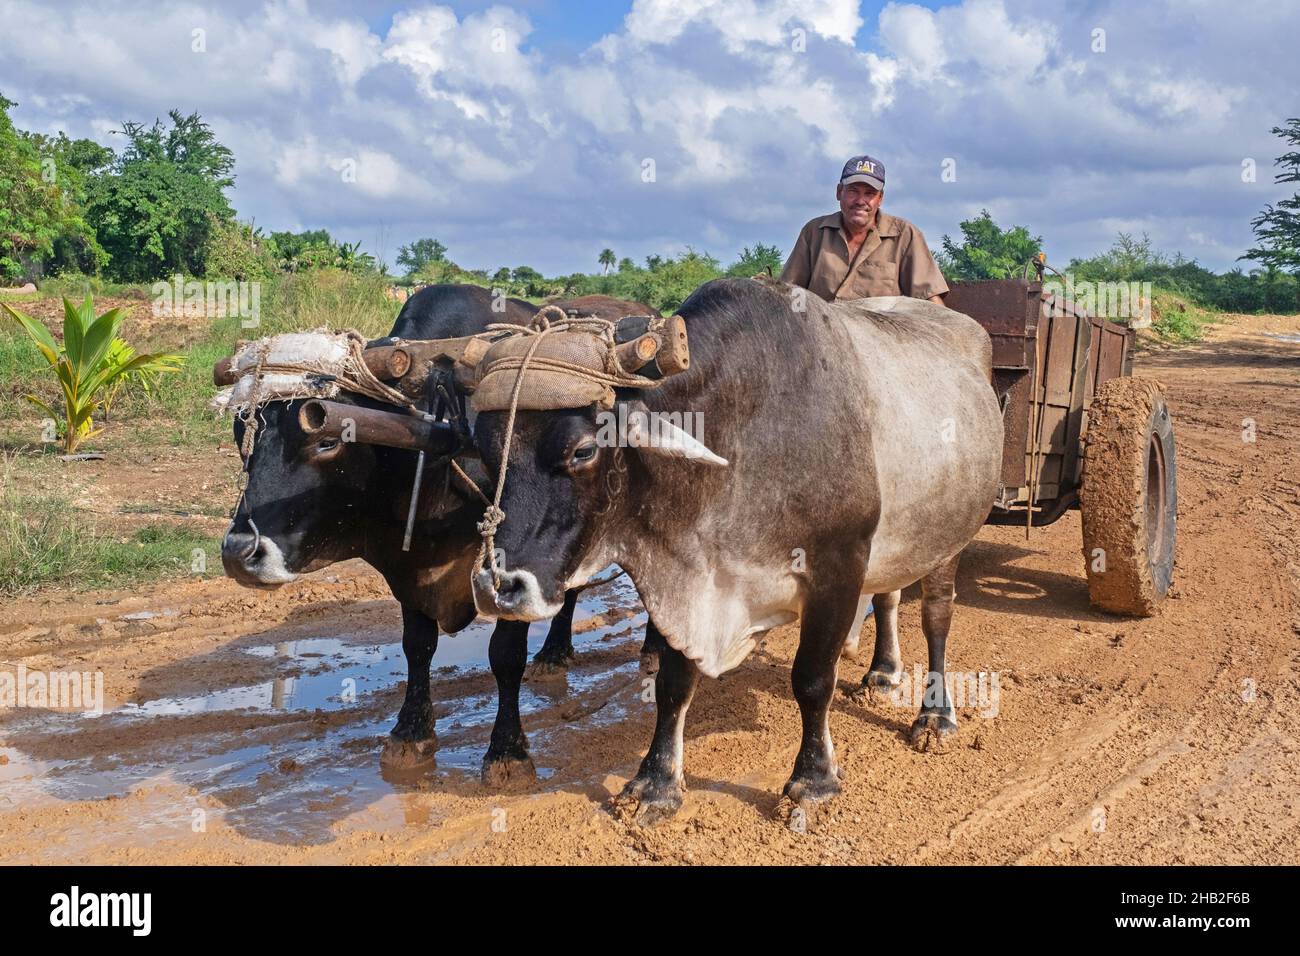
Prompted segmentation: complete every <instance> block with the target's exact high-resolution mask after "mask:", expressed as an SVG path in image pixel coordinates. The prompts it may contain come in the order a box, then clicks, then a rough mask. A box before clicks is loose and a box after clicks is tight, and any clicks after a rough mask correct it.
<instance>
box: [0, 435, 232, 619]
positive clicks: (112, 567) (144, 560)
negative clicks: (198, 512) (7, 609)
mask: <svg viewBox="0 0 1300 956" xmlns="http://www.w3.org/2000/svg"><path fill="white" fill-rule="evenodd" d="M12 465H13V462H12V459H10V460H8V461H7V462H6V463H5V470H4V474H3V476H0V483H2V485H3V487H0V595H3V596H5V597H13V596H15V595H19V594H23V593H27V592H30V591H34V590H36V589H37V588H40V587H47V586H51V585H63V586H72V587H74V588H96V587H108V586H116V585H129V584H136V583H140V582H146V581H153V580H159V579H161V578H167V577H176V576H182V575H184V576H189V575H196V574H197V575H199V576H202V577H211V576H215V575H217V574H220V573H221V560H220V554H221V542H220V540H219V539H218V538H216V537H214V536H213V535H211V534H208V533H207V532H204V531H201V530H199V529H196V528H193V527H189V526H186V525H183V524H174V523H164V522H154V523H151V524H148V525H145V526H144V527H142V528H138V529H136V530H135V531H134V532H133V533H131V534H128V535H124V536H123V535H118V536H114V535H110V534H105V533H102V532H100V531H99V529H98V528H97V527H96V526H95V524H94V521H93V519H92V518H90V516H87V515H86V514H85V513H84V512H78V511H77V510H76V509H75V508H74V507H73V506H72V502H71V500H70V499H69V498H68V497H67V496H65V495H60V494H55V493H48V492H45V493H32V492H27V491H22V490H20V489H19V488H18V487H17V485H16V482H15V480H14V475H13V467H12ZM195 549H199V550H201V551H202V552H203V555H204V557H203V563H204V564H205V565H206V566H205V567H204V568H203V570H202V571H199V572H196V571H195V570H193V568H194V558H195Z"/></svg>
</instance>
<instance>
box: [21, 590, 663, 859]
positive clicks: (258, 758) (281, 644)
mask: <svg viewBox="0 0 1300 956" xmlns="http://www.w3.org/2000/svg"><path fill="white" fill-rule="evenodd" d="M645 620H646V617H645V613H644V611H641V610H640V607H639V601H638V599H637V597H636V592H635V590H634V589H633V588H632V586H631V584H630V582H628V580H627V579H626V578H621V579H619V580H618V581H616V582H614V583H613V584H610V585H605V586H603V587H600V588H596V589H593V591H592V592H589V593H588V594H587V595H584V597H583V598H582V599H581V600H580V601H579V604H578V610H577V612H576V613H575V615H574V635H573V642H574V646H575V649H576V650H577V657H576V662H575V664H574V665H573V666H571V668H570V670H569V672H568V673H567V674H566V675H564V676H563V677H559V678H556V679H551V680H539V681H531V680H530V681H527V682H525V684H524V686H523V688H522V690H521V692H520V711H521V714H522V716H523V720H524V723H525V729H526V730H527V731H528V733H529V739H530V742H531V748H530V749H531V751H532V754H533V759H534V761H535V762H536V764H537V771H538V777H539V780H540V781H542V782H543V783H544V782H545V781H547V780H549V779H551V778H552V777H553V775H554V773H555V771H556V767H557V766H558V765H562V763H563V758H564V755H563V754H561V753H558V752H557V751H556V749H555V748H551V747H550V742H551V738H552V736H553V734H554V733H555V732H556V731H557V730H559V729H562V728H565V727H569V726H581V727H583V728H585V729H594V728H598V727H601V726H608V725H609V724H612V723H615V722H618V721H621V720H624V719H626V718H627V717H628V716H629V712H630V711H631V710H633V709H634V708H636V709H646V708H648V707H649V705H647V704H644V703H643V702H642V701H641V696H640V692H641V678H640V672H639V663H638V660H637V658H636V654H635V651H634V650H633V648H634V647H635V646H638V645H639V643H640V640H641V638H642V636H643V633H644V626H645ZM493 626H494V625H493V624H492V622H482V621H480V622H475V623H474V624H472V625H471V626H470V627H468V628H466V629H465V630H464V631H462V632H460V633H459V634H456V635H441V636H440V637H439V643H438V651H437V653H436V655H435V656H434V660H433V670H434V673H433V679H432V680H433V683H432V689H433V699H434V706H435V712H436V715H437V718H436V724H435V726H436V733H437V735H438V749H437V752H436V758H435V762H433V763H431V764H429V765H425V766H422V767H420V768H415V769H413V770H412V771H400V772H392V771H388V770H385V769H384V768H382V767H381V765H380V762H379V753H380V750H381V748H382V745H383V741H384V739H385V738H386V737H387V734H388V732H389V730H390V729H391V728H392V724H393V720H394V718H395V716H396V709H397V707H398V706H400V696H398V695H397V694H396V693H393V694H392V695H391V696H392V701H391V702H390V701H387V700H385V701H383V702H381V703H378V704H375V702H374V701H373V699H372V695H374V694H377V693H380V692H384V691H395V690H396V688H397V686H398V685H399V684H400V683H401V682H403V681H405V679H406V661H405V658H404V656H403V654H402V647H401V634H400V630H395V631H394V632H392V633H391V634H385V633H382V632H381V633H380V634H378V635H376V634H374V633H368V634H365V635H334V636H330V637H305V638H303V637H295V638H293V639H280V640H276V639H275V638H276V637H277V634H276V631H270V632H267V633H266V634H264V635H263V636H262V637H263V641H262V642H261V643H257V644H253V645H249V646H243V647H240V646H233V647H228V648H227V649H226V650H225V651H224V652H223V654H222V657H223V658H229V657H231V656H236V657H241V658H243V659H245V660H247V659H249V658H252V659H256V660H258V661H262V662H265V665H267V666H269V667H272V668H274V669H275V671H277V672H279V673H276V676H274V677H272V678H270V679H268V680H265V681H261V682H258V683H250V684H245V685H239V686H235V687H226V688H221V689H218V690H214V691H211V692H209V693H205V694H197V695H188V696H167V697H158V698H155V699H152V700H147V701H143V702H139V703H128V704H123V705H121V706H118V707H116V708H113V709H110V710H107V711H105V712H104V713H103V714H102V715H99V716H94V715H90V714H55V713H52V712H49V711H44V712H40V711H32V712H29V713H28V714H26V715H23V716H22V717H21V718H19V717H18V716H17V715H10V718H11V719H9V720H8V721H7V723H6V724H5V725H4V726H3V727H2V728H0V731H3V732H4V737H5V740H4V742H3V746H0V811H3V810H9V809H16V808H18V807H34V806H39V805H42V804H49V803H50V802H52V801H77V800H99V799H105V798H130V799H133V800H137V801H139V803H140V804H141V805H140V806H138V807H136V806H133V815H132V821H133V822H132V824H131V827H133V828H138V827H144V828H146V829H148V828H150V827H153V828H161V829H160V830H159V832H163V831H166V832H168V833H171V832H172V831H173V830H174V831H176V833H174V834H173V835H177V834H180V833H184V832H188V831H189V829H190V824H191V822H192V820H191V813H192V812H193V808H194V807H195V806H197V804H196V803H195V800H196V799H198V798H200V797H202V798H212V799H209V800H205V801H204V802H205V803H206V804H208V805H211V804H212V801H213V800H215V801H216V804H217V805H216V806H215V808H213V809H212V810H211V812H213V813H216V814H217V815H218V816H219V817H220V819H222V820H223V821H224V822H225V823H226V824H227V825H230V826H233V827H236V828H237V829H238V830H240V831H241V832H243V833H245V835H247V836H250V837H253V838H256V839H259V840H265V841H270V842H276V843H284V844H318V843H328V842H330V841H332V840H334V839H336V838H337V836H338V833H339V827H340V826H341V825H343V821H345V820H346V819H347V818H349V817H352V816H354V815H359V817H358V819H359V820H361V819H364V820H365V821H366V825H367V826H370V825H372V824H376V825H380V826H389V825H392V826H402V825H406V824H404V823H403V822H402V821H403V820H404V819H406V815H407V814H409V813H410V811H411V803H410V799H409V798H410V795H411V794H418V793H419V792H421V791H423V790H427V789H428V786H429V782H430V780H437V779H453V778H454V779H460V780H468V781H476V780H477V779H478V774H479V769H480V765H481V762H482V759H483V752H484V750H485V749H486V746H487V737H488V733H489V731H490V727H491V724H492V722H493V720H494V719H495V716H496V706H497V701H496V691H495V686H494V685H493V683H492V681H491V678H490V676H489V675H487V674H486V671H487V669H488V665H487V647H488V641H489V639H490V637H491V633H492V628H493ZM549 627H550V622H548V621H542V622H537V623H535V624H534V625H533V626H532V627H531V628H530V630H529V638H528V648H529V655H530V657H531V656H532V655H533V654H535V653H536V652H537V651H538V650H539V649H540V648H541V646H542V643H543V642H544V641H545V639H546V634H547V632H548V630H549ZM377 638H378V639H377ZM629 645H630V646H629ZM625 646H627V647H628V649H627V651H626V654H625V655H621V661H620V662H619V663H618V664H617V665H614V666H610V664H609V663H608V662H606V663H601V662H599V661H597V662H594V663H590V664H587V665H585V666H584V651H585V652H586V654H587V655H588V656H589V655H590V654H591V653H592V652H593V651H594V650H595V648H597V647H625ZM466 678H468V684H469V686H470V687H472V688H473V689H472V690H470V691H467V690H466V689H465V688H466ZM453 688H458V689H453ZM456 695H459V696H456ZM390 704H391V706H390ZM368 705H373V706H368ZM349 708H355V709H356V711H357V713H356V716H355V718H353V719H349V717H348V716H347V715H346V714H344V713H343V712H345V711H347V710H348V709H349ZM390 710H391V713H390V712H389V711H390ZM547 710H550V711H551V712H552V713H556V712H558V719H555V718H552V717H547V718H546V719H545V720H544V721H542V720H539V721H538V723H541V724H544V726H541V727H539V726H530V724H529V717H530V716H532V715H535V714H538V713H539V712H542V711H547ZM317 712H319V713H317ZM222 713H228V714H230V720H231V723H230V724H226V723H224V722H223V723H220V724H218V725H217V729H214V730H204V731H201V732H194V731H186V730H185V729H184V727H185V726H186V725H185V724H184V723H173V722H171V721H170V720H169V719H171V718H185V717H193V716H195V715H214V714H215V715H220V714H222ZM296 713H301V714H303V718H302V719H296V718H294V717H293V715H294V714H296ZM340 714H342V716H340ZM248 715H266V716H269V717H275V716H276V715H284V716H285V718H286V719H287V720H289V721H290V723H288V724H286V723H284V722H283V721H277V722H275V723H272V724H270V725H262V724H260V723H259V724H258V725H256V726H253V727H251V728H249V727H248V726H247V725H248V720H249V719H250V718H249V716H248ZM313 715H316V716H314V717H313ZM160 719H161V720H162V721H166V722H162V723H160V722H158V721H159V720H160ZM92 720H93V721H94V723H93V724H91V723H88V722H89V721H92ZM303 720H306V721H320V720H328V722H329V723H328V725H326V726H324V727H322V726H321V725H320V724H319V723H317V724H314V725H312V726H311V727H310V728H309V729H307V730H304V724H303ZM146 722H147V723H146ZM137 725H138V726H139V727H140V731H139V732H137V731H134V730H132V729H131V728H134V727H136V726H137ZM203 726H207V725H203ZM91 727H97V728H105V729H106V730H108V731H109V732H110V733H111V737H110V739H112V740H114V741H115V743H114V744H113V745H112V746H111V747H105V746H104V745H102V744H100V745H96V744H95V743H94V742H93V740H92V739H91V738H87V741H86V742H85V743H79V742H78V741H79V739H80V738H79V736H78V734H77V731H78V730H80V729H89V728H91ZM118 727H121V728H122V730H123V731H125V735H124V738H119V735H118V734H117V733H116V728H118ZM547 727H549V728H551V729H549V730H548V729H546V728H547ZM15 737H18V738H19V743H20V745H21V744H24V743H25V741H23V740H22V739H21V738H26V737H31V738H32V740H31V745H30V749H31V752H30V753H28V752H25V751H24V749H23V748H22V746H15V745H14V743H15ZM56 738H57V741H56ZM119 739H126V740H128V741H129V743H127V744H120V743H118V742H117V741H118V740H119ZM56 743H57V745H56ZM119 748H121V749H119ZM113 751H119V752H113ZM51 753H54V754H58V757H57V758H51V757H48V756H45V755H48V754H51ZM178 785H179V786H180V787H181V788H183V789H184V790H188V791H189V794H190V795H189V796H187V797H185V798H184V800H183V801H181V802H180V803H178V800H177V799H176V797H175V796H174V793H175V787H176V786H178ZM155 793H157V794H161V793H168V794H171V796H169V797H167V798H166V799H164V798H162V797H160V796H156V795H152V794H155ZM151 795H152V796H151ZM403 795H405V796H403ZM181 803H183V804H184V805H183V806H182V805H180V804H181ZM155 804H157V805H156V806H155ZM408 822H409V821H408ZM85 827H86V830H87V832H86V833H85V834H84V839H85V841H86V842H87V843H88V844H90V845H99V846H104V847H108V846H120V845H123V844H124V843H130V842H131V841H132V840H138V839H139V835H138V834H139V832H140V831H139V830H135V829H133V830H131V831H130V832H128V831H127V829H123V828H119V829H118V830H116V831H115V830H114V828H113V827H112V826H110V825H105V824H102V823H101V824H98V825H97V824H93V823H86V824H85ZM133 833H134V834H136V835H135V836H133V835H132V834H133ZM78 839H79V840H80V839H82V835H79V836H78Z"/></svg>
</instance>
